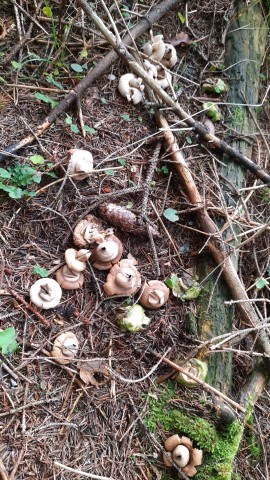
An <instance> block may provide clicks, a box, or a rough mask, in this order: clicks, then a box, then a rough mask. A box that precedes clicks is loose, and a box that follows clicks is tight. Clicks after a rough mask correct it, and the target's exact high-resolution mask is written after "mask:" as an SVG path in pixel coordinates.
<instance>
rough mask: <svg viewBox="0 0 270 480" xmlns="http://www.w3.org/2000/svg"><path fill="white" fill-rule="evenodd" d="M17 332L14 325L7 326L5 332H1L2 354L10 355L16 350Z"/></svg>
mask: <svg viewBox="0 0 270 480" xmlns="http://www.w3.org/2000/svg"><path fill="white" fill-rule="evenodd" d="M15 337H16V332H15V329H14V328H13V327H9V328H6V329H5V330H3V332H0V349H1V351H2V355H9V354H11V353H13V352H16V350H17V348H18V344H17V342H16V340H15Z"/></svg>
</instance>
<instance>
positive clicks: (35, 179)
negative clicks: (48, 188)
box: [32, 172, 41, 183]
mask: <svg viewBox="0 0 270 480" xmlns="http://www.w3.org/2000/svg"><path fill="white" fill-rule="evenodd" d="M32 182H35V183H40V182H41V174H40V173H39V172H37V173H36V174H35V175H33V177H32Z"/></svg>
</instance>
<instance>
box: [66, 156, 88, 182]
mask: <svg viewBox="0 0 270 480" xmlns="http://www.w3.org/2000/svg"><path fill="white" fill-rule="evenodd" d="M69 152H70V154H71V156H70V160H69V162H68V174H69V175H72V179H73V180H75V181H77V180H84V179H85V178H87V177H88V176H89V173H91V172H92V170H93V157H92V153H90V152H88V151H87V150H81V149H79V148H72V149H71V150H70V151H69Z"/></svg>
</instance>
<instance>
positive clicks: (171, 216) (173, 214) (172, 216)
mask: <svg viewBox="0 0 270 480" xmlns="http://www.w3.org/2000/svg"><path fill="white" fill-rule="evenodd" d="M163 216H164V217H165V218H167V220H170V222H177V220H179V217H178V215H177V211H176V210H175V209H174V208H166V210H164V212H163Z"/></svg>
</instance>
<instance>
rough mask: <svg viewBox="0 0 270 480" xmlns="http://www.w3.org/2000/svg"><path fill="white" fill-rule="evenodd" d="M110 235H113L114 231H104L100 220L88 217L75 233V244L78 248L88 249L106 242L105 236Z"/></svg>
mask: <svg viewBox="0 0 270 480" xmlns="http://www.w3.org/2000/svg"><path fill="white" fill-rule="evenodd" d="M109 234H110V235H111V234H112V229H107V230H104V228H103V226H102V221H101V220H100V219H99V218H97V217H95V216H94V215H87V216H86V217H85V218H83V219H82V220H80V222H78V223H77V225H76V227H75V229H74V232H73V242H74V244H75V245H76V246H77V247H86V246H87V245H91V244H92V243H95V242H100V241H103V240H105V236H106V235H109Z"/></svg>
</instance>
